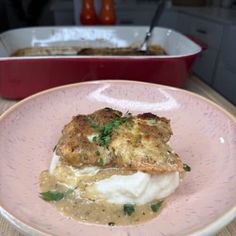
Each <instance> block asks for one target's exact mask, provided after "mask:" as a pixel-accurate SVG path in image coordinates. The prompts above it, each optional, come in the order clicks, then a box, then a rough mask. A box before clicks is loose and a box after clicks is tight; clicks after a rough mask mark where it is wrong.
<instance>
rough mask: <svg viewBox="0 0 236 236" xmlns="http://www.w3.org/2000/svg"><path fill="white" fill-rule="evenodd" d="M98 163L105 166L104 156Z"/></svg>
mask: <svg viewBox="0 0 236 236" xmlns="http://www.w3.org/2000/svg"><path fill="white" fill-rule="evenodd" d="M98 164H99V165H100V166H104V160H103V159H102V158H100V159H99V161H98Z"/></svg>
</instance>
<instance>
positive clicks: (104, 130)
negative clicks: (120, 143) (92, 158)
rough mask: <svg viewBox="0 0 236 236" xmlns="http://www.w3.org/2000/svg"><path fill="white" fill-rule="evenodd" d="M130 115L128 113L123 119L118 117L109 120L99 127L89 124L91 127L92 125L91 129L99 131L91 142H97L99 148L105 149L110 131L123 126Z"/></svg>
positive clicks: (109, 138)
mask: <svg viewBox="0 0 236 236" xmlns="http://www.w3.org/2000/svg"><path fill="white" fill-rule="evenodd" d="M130 115H131V114H130V113H126V114H125V115H124V116H123V117H118V118H116V119H114V120H111V121H109V122H107V123H106V124H104V125H102V126H100V127H98V126H97V125H94V124H93V123H92V122H90V124H91V126H92V124H93V126H92V127H93V128H95V129H97V130H98V131H99V134H98V136H95V137H94V138H93V141H94V142H97V144H98V145H100V146H103V147H107V145H108V144H109V142H110V140H111V134H112V131H113V130H114V129H116V128H118V127H119V126H120V125H122V124H124V123H125V122H126V121H127V119H128V118H129V117H130Z"/></svg>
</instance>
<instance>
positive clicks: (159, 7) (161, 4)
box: [139, 0, 166, 51]
mask: <svg viewBox="0 0 236 236" xmlns="http://www.w3.org/2000/svg"><path fill="white" fill-rule="evenodd" d="M165 2H166V0H160V1H159V2H158V4H157V8H156V11H155V14H154V16H153V17H152V21H151V24H150V26H149V30H148V32H147V33H146V35H145V39H144V41H143V43H142V44H141V46H140V48H139V51H146V50H147V43H148V41H149V38H150V37H151V35H152V30H153V28H154V27H155V25H156V23H157V22H158V21H159V19H160V17H161V15H162V12H163V11H164V9H165Z"/></svg>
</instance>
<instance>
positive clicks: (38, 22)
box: [0, 0, 236, 104]
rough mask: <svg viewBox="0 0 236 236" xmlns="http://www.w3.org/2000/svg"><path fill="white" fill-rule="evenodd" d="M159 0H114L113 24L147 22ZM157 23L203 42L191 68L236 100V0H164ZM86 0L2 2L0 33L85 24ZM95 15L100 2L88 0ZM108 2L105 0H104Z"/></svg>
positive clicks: (228, 97) (15, 0)
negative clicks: (35, 27) (18, 29)
mask: <svg viewBox="0 0 236 236" xmlns="http://www.w3.org/2000/svg"><path fill="white" fill-rule="evenodd" d="M157 1H158V0H114V1H111V2H112V4H113V5H114V11H115V15H116V20H115V22H113V23H114V24H115V25H148V24H149V23H150V20H151V18H152V16H153V13H154V11H155V9H156V7H155V6H156V3H157ZM166 1H167V4H166V9H165V11H164V13H163V14H162V17H161V19H160V21H159V26H163V27H167V28H171V29H175V30H177V31H179V32H181V33H183V34H185V35H190V36H194V37H196V38H198V39H200V40H201V41H202V42H204V43H205V44H206V45H207V46H208V49H207V50H205V51H204V52H203V53H202V54H201V56H200V57H199V58H198V60H197V61H196V63H195V64H194V67H193V72H194V73H195V74H196V75H197V76H198V77H199V78H200V79H201V80H202V81H204V82H205V83H206V84H208V85H209V86H210V87H212V88H213V89H215V90H216V91H218V92H219V93H221V94H222V95H223V96H224V97H225V98H227V99H228V100H230V101H231V102H233V103H234V104H236V64H235V63H234V62H235V61H236V44H235V42H236V0H166ZM83 2H84V1H82V0H40V1H39V0H0V31H1V32H3V31H6V30H9V29H14V28H19V27H29V26H49V25H50V26H51V25H81V21H80V15H81V11H82V5H83V4H82V3H83ZM90 2H92V3H93V5H94V8H95V11H96V13H97V14H98V12H99V11H100V9H101V2H103V1H102V0H94V1H90ZM105 2H106V1H105Z"/></svg>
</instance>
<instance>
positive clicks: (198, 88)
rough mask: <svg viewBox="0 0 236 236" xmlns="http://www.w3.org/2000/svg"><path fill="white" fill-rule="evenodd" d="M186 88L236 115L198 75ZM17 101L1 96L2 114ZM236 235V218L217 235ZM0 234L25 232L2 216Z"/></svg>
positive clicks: (0, 111)
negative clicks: (14, 226) (15, 227)
mask: <svg viewBox="0 0 236 236" xmlns="http://www.w3.org/2000/svg"><path fill="white" fill-rule="evenodd" d="M186 89H187V90H189V91H192V92H195V93H198V94H200V95H202V96H204V97H206V98H208V99H210V100H212V101H214V102H215V103H217V104H219V105H220V106H222V107H224V108H225V109H226V110H227V111H229V112H230V113H231V114H233V115H234V116H236V107H235V106H234V105H232V104H231V103H229V102H228V101H227V100H226V99H225V98H223V97H222V96H221V95H220V94H218V93H217V92H215V91H214V90H213V89H211V88H210V87H209V86H207V85H206V84H204V83H203V82H201V81H200V80H199V79H198V78H197V77H195V76H192V77H191V78H190V79H189V81H188V82H187V84H186ZM15 103H16V101H9V100H5V99H1V98H0V114H1V113H2V112H4V111H5V110H7V109H8V108H9V107H11V106H12V105H14V104H15ZM235 235H236V219H235V220H234V221H233V222H231V223H230V224H229V225H228V226H226V227H225V228H224V229H222V230H221V231H220V232H219V233H218V234H217V235H216V236H235ZM0 236H23V234H21V233H19V232H17V231H16V230H15V229H14V228H13V227H12V226H11V225H10V224H9V223H7V221H6V220H4V219H3V218H2V217H1V216H0Z"/></svg>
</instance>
